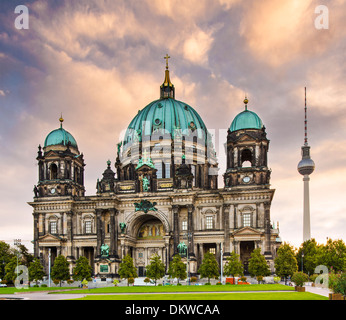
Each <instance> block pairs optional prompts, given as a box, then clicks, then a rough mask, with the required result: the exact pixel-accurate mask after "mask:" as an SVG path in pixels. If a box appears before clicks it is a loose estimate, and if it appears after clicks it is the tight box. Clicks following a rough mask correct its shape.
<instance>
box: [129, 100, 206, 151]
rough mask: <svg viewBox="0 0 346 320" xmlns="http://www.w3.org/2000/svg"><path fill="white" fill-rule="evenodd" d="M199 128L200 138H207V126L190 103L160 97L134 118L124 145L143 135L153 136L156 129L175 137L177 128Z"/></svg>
mask: <svg viewBox="0 0 346 320" xmlns="http://www.w3.org/2000/svg"><path fill="white" fill-rule="evenodd" d="M176 129H181V131H182V133H183V134H184V133H185V134H186V133H187V132H188V130H190V129H191V130H192V131H195V130H197V131H196V132H197V136H198V138H199V139H207V135H208V131H207V128H206V126H205V124H204V122H203V120H202V118H201V117H200V116H199V114H198V113H197V112H196V111H195V110H194V109H193V108H192V107H191V106H189V105H188V104H186V103H184V102H182V101H178V100H175V99H171V98H166V99H159V100H155V101H153V102H151V103H150V104H148V105H147V106H146V107H145V108H144V109H142V110H140V111H139V112H138V114H137V115H136V116H135V117H134V118H133V120H132V121H131V123H130V125H129V126H128V128H127V131H126V134H125V138H124V147H125V148H126V144H128V143H131V142H132V141H133V140H136V139H138V140H141V139H142V137H143V136H152V135H153V134H154V133H155V132H156V130H159V131H160V132H161V133H160V134H162V132H164V133H167V134H170V135H171V137H172V138H174V135H175V130H176Z"/></svg>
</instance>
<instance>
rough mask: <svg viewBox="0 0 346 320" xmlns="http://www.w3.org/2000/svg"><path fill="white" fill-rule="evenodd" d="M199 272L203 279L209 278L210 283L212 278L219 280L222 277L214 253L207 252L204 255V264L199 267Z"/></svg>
mask: <svg viewBox="0 0 346 320" xmlns="http://www.w3.org/2000/svg"><path fill="white" fill-rule="evenodd" d="M198 272H199V274H200V275H201V277H202V278H208V283H209V282H210V278H213V277H214V278H217V277H218V276H219V275H220V273H219V265H218V263H217V261H216V259H215V256H214V255H213V254H212V253H210V252H207V253H206V254H205V255H204V258H203V261H202V264H201V266H200V267H199V269H198Z"/></svg>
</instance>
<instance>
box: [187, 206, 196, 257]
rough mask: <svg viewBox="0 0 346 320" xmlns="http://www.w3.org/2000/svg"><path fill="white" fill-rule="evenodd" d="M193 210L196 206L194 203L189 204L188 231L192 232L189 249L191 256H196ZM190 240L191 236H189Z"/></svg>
mask: <svg viewBox="0 0 346 320" xmlns="http://www.w3.org/2000/svg"><path fill="white" fill-rule="evenodd" d="M193 211H194V206H193V205H188V206H187V232H188V233H189V234H191V237H190V242H188V250H189V257H194V256H195V251H194V239H193V238H194V234H193V231H194V227H193ZM188 240H189V237H188Z"/></svg>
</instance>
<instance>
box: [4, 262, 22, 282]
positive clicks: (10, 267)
mask: <svg viewBox="0 0 346 320" xmlns="http://www.w3.org/2000/svg"><path fill="white" fill-rule="evenodd" d="M21 264H22V263H21V262H20V261H18V266H20V265H21ZM5 274H6V275H5V277H4V278H5V280H7V281H9V282H13V283H14V281H15V280H16V278H17V276H18V275H19V274H18V275H17V257H12V258H11V260H10V261H9V262H8V263H7V264H6V266H5Z"/></svg>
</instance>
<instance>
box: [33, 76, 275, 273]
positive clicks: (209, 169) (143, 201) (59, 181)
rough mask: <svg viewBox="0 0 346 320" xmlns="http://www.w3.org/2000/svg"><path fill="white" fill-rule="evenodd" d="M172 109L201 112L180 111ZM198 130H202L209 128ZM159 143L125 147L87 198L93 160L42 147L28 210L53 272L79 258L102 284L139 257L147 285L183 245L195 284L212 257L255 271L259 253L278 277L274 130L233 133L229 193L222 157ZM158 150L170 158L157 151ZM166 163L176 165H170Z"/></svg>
mask: <svg viewBox="0 0 346 320" xmlns="http://www.w3.org/2000/svg"><path fill="white" fill-rule="evenodd" d="M166 76H167V70H166ZM173 88H174V87H173ZM161 89H162V88H161ZM166 89H167V88H166ZM169 90H172V89H169V88H168V89H167V90H166V91H167V92H169ZM168 96H169V95H168ZM161 99H162V100H160V101H161V102H160V103H159V104H158V108H163V109H164V108H166V105H165V103H166V104H167V101H165V100H164V99H171V102H172V103H176V102H175V100H174V95H173V98H172V97H168V98H167V97H166V98H165V97H162V98H161ZM161 103H162V104H161ZM181 106H182V107H181ZM149 107H151V105H150V106H149ZM155 107H156V106H155ZM173 107H174V108H181V109H182V110H181V112H186V113H188V112H190V113H191V112H192V111H191V109H190V107H189V106H187V105H185V106H184V105H183V104H181V103H180V102H179V103H176V104H175V105H173ZM167 108H168V107H167ZM145 109H146V108H144V110H145ZM179 110H180V109H179ZM140 116H143V115H142V114H141V115H140ZM195 119H197V120H198V121H200V119H199V118H197V116H195ZM156 120H158V119H156ZM156 120H155V121H156ZM60 121H61V127H60V129H58V130H60V131H58V130H55V131H52V133H50V137H51V138H52V136H53V138H54V137H55V135H56V134H57V133H59V134H62V133H63V135H61V136H63V137H64V136H65V135H64V134H65V133H64V132H63V130H64V129H63V128H62V121H63V119H60ZM156 122H157V124H159V123H161V120H158V121H156ZM198 125H200V126H201V127H202V128H203V123H202V122H201V124H200V123H198ZM188 126H189V128H190V129H191V130H190V131H191V132H193V131H194V126H195V124H193V123H192V121H191V122H190V123H189V124H188ZM156 129H157V128H155V130H156ZM204 130H206V129H205V128H204ZM156 131H157V130H156ZM156 131H155V132H156ZM143 132H144V131H143ZM205 132H206V131H205ZM150 134H151V132H150ZM156 136H157V138H154V135H151V136H150V139H148V140H147V141H148V142H147V145H145V139H144V138H145V137H144V135H142V136H141V139H138V140H137V141H136V143H135V144H133V145H132V147H131V148H130V147H129V146H126V147H124V146H122V144H121V143H120V144H119V145H118V154H117V158H116V161H115V163H114V166H115V172H113V170H112V169H111V162H110V161H108V162H107V168H106V169H105V171H104V173H103V177H102V179H101V180H98V181H97V183H96V194H95V195H92V196H86V195H85V189H84V166H85V164H84V158H83V154H80V153H79V150H78V147H77V144H76V143H75V144H74V145H73V146H72V145H71V144H70V143H69V142H68V141H61V142H59V141H58V143H56V144H54V143H53V144H50V145H45V146H44V147H43V150H42V148H41V147H39V151H38V156H37V161H38V170H39V181H38V184H37V185H36V186H35V188H34V192H35V197H34V200H33V201H32V202H30V203H29V204H30V205H31V206H32V207H33V217H34V254H35V256H36V257H40V258H41V261H42V262H43V264H44V266H45V267H46V268H47V267H48V259H49V254H50V258H51V260H52V262H53V261H54V259H55V257H56V256H58V255H60V254H62V255H64V256H66V257H67V259H68V261H69V262H70V268H71V273H72V269H73V267H74V265H75V262H76V259H78V258H79V257H80V256H86V257H87V258H88V259H89V261H90V264H91V266H92V268H93V273H94V275H95V276H100V277H116V276H118V270H119V264H120V262H121V259H122V258H123V257H124V256H125V255H126V254H130V255H131V256H132V257H133V259H134V264H135V266H136V267H137V269H138V275H139V276H144V275H145V267H146V266H147V265H148V264H149V261H150V258H151V256H152V255H153V254H154V253H156V254H158V255H159V256H160V257H161V259H162V261H163V263H164V264H165V265H166V268H167V269H168V265H169V262H170V260H171V259H172V257H173V255H174V254H176V253H177V252H178V245H179V244H180V243H182V242H184V243H185V244H186V246H187V251H188V252H187V253H188V261H189V269H190V273H191V275H196V274H197V273H198V268H199V266H200V265H201V263H202V260H203V256H204V254H205V253H206V252H212V253H214V254H215V256H216V258H217V260H218V261H219V263H220V262H221V260H222V259H221V254H222V255H223V258H226V257H227V256H228V255H229V254H230V253H231V252H232V251H235V252H236V253H237V254H239V255H240V259H241V261H242V262H243V264H244V267H245V271H247V265H248V260H249V258H250V254H251V252H252V251H253V250H254V249H256V248H261V252H262V254H263V255H264V256H265V257H266V259H267V261H268V264H269V265H270V268H271V270H272V272H273V271H274V265H273V259H274V258H275V256H276V250H277V248H278V246H279V245H280V244H281V243H280V238H279V230H278V229H277V228H275V227H274V225H273V224H272V223H271V217H270V207H271V202H272V199H273V196H274V191H275V190H274V189H271V188H270V169H269V168H268V164H267V152H268V147H269V140H268V139H267V137H266V132H265V128H264V127H263V128H262V127H261V128H242V129H237V130H236V131H232V130H230V129H229V131H228V137H227V141H226V144H225V146H226V155H227V170H226V172H225V173H224V175H223V177H224V182H225V187H223V188H218V185H217V178H218V176H217V163H216V162H215V157H214V155H215V152H210V150H209V151H206V150H207V149H208V148H209V147H210V143H209V141H208V140H207V139H204V140H203V139H202V140H197V139H191V140H190V142H189V141H188V139H186V138H185V139H184V138H182V137H181V136H179V137H178V138H177V136H175V139H173V138H172V137H169V138H168V139H167V138H165V139H162V136H160V135H159V134H158V135H156ZM59 137H60V136H59ZM59 139H60V138H59ZM70 139H72V138H70ZM179 139H180V140H179ZM46 140H47V139H46ZM51 140H53V139H50V141H51ZM127 141H129V139H128V140H127ZM177 141H178V142H179V144H178V143H177ZM158 144H161V146H162V145H166V146H171V149H168V151H167V149H165V148H157V146H158ZM155 148H156V150H154V151H155V152H153V149H155ZM189 151H191V152H189ZM203 152H207V156H205V157H204V156H203ZM176 154H177V155H178V156H175V155H176ZM210 154H211V155H213V157H209V155H210ZM134 155H136V157H135V158H134ZM159 159H161V161H162V159H167V161H168V162H167V161H166V162H165V161H162V165H161V164H160V163H159V164H158V161H159ZM103 245H106V246H108V247H107V248H108V251H107V254H104V252H103V251H101V248H102V246H103ZM183 260H184V261H185V262H186V261H187V257H184V258H183ZM224 260H225V259H224Z"/></svg>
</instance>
